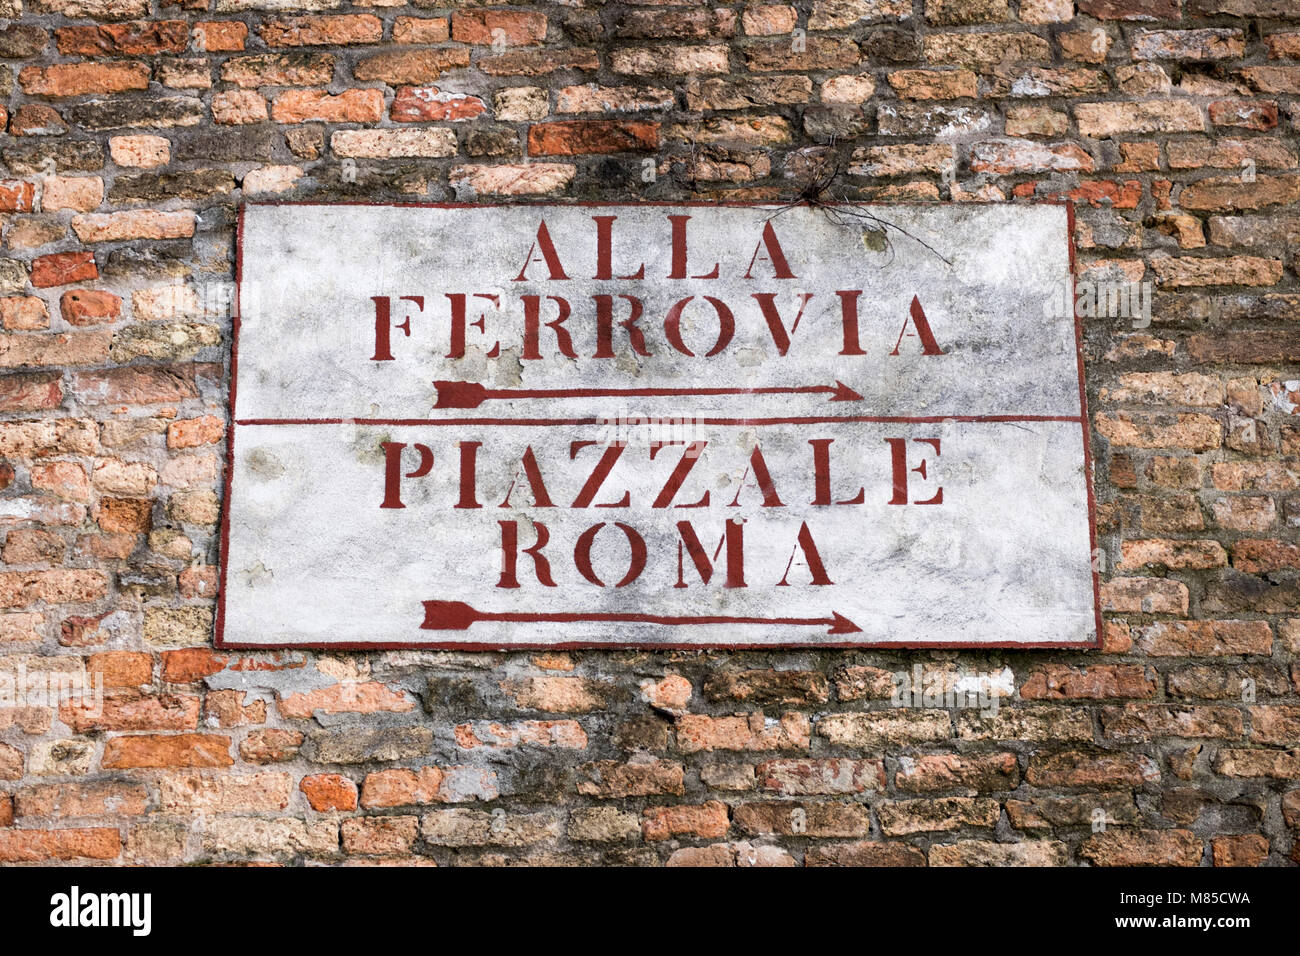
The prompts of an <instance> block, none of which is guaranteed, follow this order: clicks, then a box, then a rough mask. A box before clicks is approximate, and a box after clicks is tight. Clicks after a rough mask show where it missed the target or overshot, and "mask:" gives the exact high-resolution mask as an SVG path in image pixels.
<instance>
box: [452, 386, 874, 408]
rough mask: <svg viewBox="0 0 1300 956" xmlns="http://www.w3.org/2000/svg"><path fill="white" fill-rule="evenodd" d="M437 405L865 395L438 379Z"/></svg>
mask: <svg viewBox="0 0 1300 956" xmlns="http://www.w3.org/2000/svg"><path fill="white" fill-rule="evenodd" d="M433 384H434V386H435V387H437V389H438V401H437V402H436V403H435V404H434V406H433V407H434V408H478V407H479V406H480V405H482V404H483V403H484V402H486V401H491V400H492V399H511V398H550V399H557V398H657V397H661V396H665V395H680V396H688V395H796V394H811V393H817V392H823V393H826V394H828V395H829V396H830V398H829V399H828V401H832V402H860V401H862V396H861V395H859V394H858V393H857V392H855V391H854V390H853V389H851V388H849V387H848V386H847V385H845V384H844V383H843V382H839V381H837V382H836V383H835V384H834V385H773V386H765V387H762V388H487V387H486V386H484V385H480V384H479V383H478V382H434V383H433Z"/></svg>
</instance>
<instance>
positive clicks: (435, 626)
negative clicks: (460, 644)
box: [420, 601, 479, 631]
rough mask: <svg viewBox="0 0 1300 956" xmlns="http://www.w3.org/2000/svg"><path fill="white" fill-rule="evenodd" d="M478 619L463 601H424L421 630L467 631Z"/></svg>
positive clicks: (476, 613)
mask: <svg viewBox="0 0 1300 956" xmlns="http://www.w3.org/2000/svg"><path fill="white" fill-rule="evenodd" d="M478 619H479V613H478V611H476V610H474V609H473V608H472V607H470V606H469V605H468V604H466V603H465V602H464V601H425V602H424V623H423V624H421V625H420V630H422V631H467V630H469V626H470V625H471V624H473V623H474V622H475V621H477V620H478Z"/></svg>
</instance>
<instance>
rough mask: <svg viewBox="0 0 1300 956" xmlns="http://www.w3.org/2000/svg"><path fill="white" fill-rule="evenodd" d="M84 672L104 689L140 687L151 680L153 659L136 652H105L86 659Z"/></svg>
mask: <svg viewBox="0 0 1300 956" xmlns="http://www.w3.org/2000/svg"><path fill="white" fill-rule="evenodd" d="M86 671H87V672H88V673H89V674H90V675H91V679H92V680H93V679H95V678H98V679H99V680H101V681H103V683H104V687H105V688H117V687H140V686H142V685H144V684H148V683H150V681H152V680H153V658H152V657H150V656H149V655H148V654H142V653H140V652H138V651H105V652H104V653H102V654H92V655H91V656H90V657H88V658H86Z"/></svg>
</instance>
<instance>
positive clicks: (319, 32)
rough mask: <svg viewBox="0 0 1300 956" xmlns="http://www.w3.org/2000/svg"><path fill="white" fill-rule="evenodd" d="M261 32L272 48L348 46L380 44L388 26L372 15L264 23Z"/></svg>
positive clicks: (294, 18)
mask: <svg viewBox="0 0 1300 956" xmlns="http://www.w3.org/2000/svg"><path fill="white" fill-rule="evenodd" d="M259 32H260V33H261V34H262V39H263V40H265V41H266V45H267V46H269V47H294V46H336V45H337V46H345V45H347V44H353V43H378V42H380V40H381V39H383V34H384V24H383V21H381V20H380V19H379V18H378V17H376V16H374V15H372V14H369V13H361V14H341V15H337V16H323V17H289V18H287V19H283V20H271V21H269V22H267V23H264V24H262V26H261V27H260V28H259Z"/></svg>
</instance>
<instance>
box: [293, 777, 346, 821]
mask: <svg viewBox="0 0 1300 956" xmlns="http://www.w3.org/2000/svg"><path fill="white" fill-rule="evenodd" d="M298 789H300V790H301V791H302V792H303V793H304V794H306V796H307V802H308V803H309V804H311V808H312V809H313V810H320V811H322V812H324V811H329V810H355V809H356V808H357V785H356V784H355V783H353V782H352V781H351V780H349V779H348V778H347V777H343V776H340V775H339V774H337V773H318V774H313V775H312V776H310V777H303V778H302V782H301V783H300V784H298Z"/></svg>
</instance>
